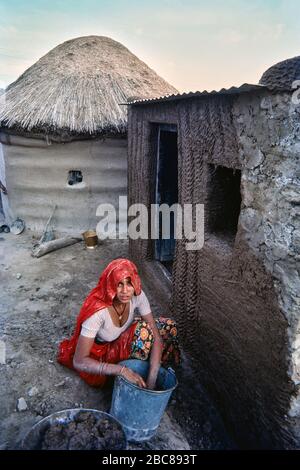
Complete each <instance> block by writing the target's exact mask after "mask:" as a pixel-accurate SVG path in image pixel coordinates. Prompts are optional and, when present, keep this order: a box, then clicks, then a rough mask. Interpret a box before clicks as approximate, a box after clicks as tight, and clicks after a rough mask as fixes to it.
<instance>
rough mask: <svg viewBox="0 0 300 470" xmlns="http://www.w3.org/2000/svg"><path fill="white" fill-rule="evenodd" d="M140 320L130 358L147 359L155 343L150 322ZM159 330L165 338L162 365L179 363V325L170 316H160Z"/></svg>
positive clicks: (138, 319)
mask: <svg viewBox="0 0 300 470" xmlns="http://www.w3.org/2000/svg"><path fill="white" fill-rule="evenodd" d="M135 321H138V323H137V325H136V328H135V331H134V335H133V339H132V343H131V354H130V359H141V360H147V359H148V358H149V355H150V352H151V348H152V345H153V341H154V340H153V333H152V330H151V328H150V326H149V324H148V323H147V322H146V321H144V320H143V319H141V317H138V318H135ZM155 322H156V326H157V328H158V331H159V333H160V335H161V337H162V340H163V345H164V347H163V353H162V358H161V362H162V365H164V366H166V365H178V364H179V363H180V349H179V344H178V336H177V326H176V323H175V321H174V320H171V319H170V318H164V317H159V318H158V319H156V320H155Z"/></svg>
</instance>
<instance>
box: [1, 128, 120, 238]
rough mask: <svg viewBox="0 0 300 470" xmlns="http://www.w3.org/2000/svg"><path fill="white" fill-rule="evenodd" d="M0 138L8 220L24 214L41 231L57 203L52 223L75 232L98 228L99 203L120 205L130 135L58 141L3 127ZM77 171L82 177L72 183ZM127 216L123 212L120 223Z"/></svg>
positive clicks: (36, 229)
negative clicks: (10, 131) (15, 133)
mask: <svg viewBox="0 0 300 470" xmlns="http://www.w3.org/2000/svg"><path fill="white" fill-rule="evenodd" d="M0 142H2V143H0V147H2V148H1V149H0V152H1V151H2V152H3V160H4V162H5V165H3V166H2V167H1V165H0V179H1V180H3V181H5V182H6V187H7V188H8V193H7V196H5V197H4V201H5V206H4V213H5V216H6V218H7V223H11V222H12V220H14V219H15V218H16V217H21V218H22V219H23V220H25V221H26V226H27V227H29V228H30V229H31V230H35V231H42V230H43V228H44V227H45V225H46V222H47V220H48V218H49V216H50V215H51V213H52V211H53V208H54V205H56V206H57V208H56V210H55V213H54V215H53V218H52V220H51V226H53V227H54V229H55V230H56V231H57V232H58V233H61V232H63V233H70V234H72V235H75V234H78V233H81V232H83V231H85V230H87V229H89V228H95V227H96V225H97V223H98V222H99V219H100V218H99V217H98V216H97V215H96V212H97V207H98V206H99V204H102V203H105V204H111V205H112V206H114V207H115V208H116V210H117V209H118V204H119V196H126V193H127V162H126V153H127V141H126V138H106V139H104V138H102V139H101V138H98V139H86V140H76V141H73V142H68V143H64V142H61V143H56V142H52V141H51V140H50V141H47V140H42V139H41V138H39V139H34V138H30V137H22V136H19V135H13V134H8V133H5V132H1V133H0ZM0 160H1V155H0ZM0 163H1V162H0ZM72 170H80V171H81V172H82V177H83V180H82V182H80V183H77V184H73V185H69V184H68V175H69V171H72ZM4 175H5V179H4ZM124 216H125V215H124V213H122V212H121V211H120V214H119V220H116V223H117V224H118V223H119V222H122V217H124Z"/></svg>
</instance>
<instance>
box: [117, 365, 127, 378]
mask: <svg viewBox="0 0 300 470" xmlns="http://www.w3.org/2000/svg"><path fill="white" fill-rule="evenodd" d="M124 369H126V366H123V367H121V370H120V372H119V374H118V375H121V376H122V374H123V370H124Z"/></svg>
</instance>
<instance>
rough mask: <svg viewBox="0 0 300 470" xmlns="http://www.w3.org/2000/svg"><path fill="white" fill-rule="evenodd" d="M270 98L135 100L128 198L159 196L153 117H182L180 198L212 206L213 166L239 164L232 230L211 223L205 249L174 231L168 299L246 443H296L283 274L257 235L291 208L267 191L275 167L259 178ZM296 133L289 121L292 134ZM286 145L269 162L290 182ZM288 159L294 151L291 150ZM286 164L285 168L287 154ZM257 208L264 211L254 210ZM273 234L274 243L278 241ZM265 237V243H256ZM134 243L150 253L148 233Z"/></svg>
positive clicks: (206, 379) (267, 142) (201, 370)
mask: <svg viewBox="0 0 300 470" xmlns="http://www.w3.org/2000/svg"><path fill="white" fill-rule="evenodd" d="M269 99H271V95H270V96H269V95H268V93H267V92H262V93H261V94H259V95H254V96H252V95H250V94H245V95H241V96H231V97H224V96H223V97H220V96H219V97H207V98H201V99H194V100H191V99H190V100H183V101H180V102H173V103H161V104H157V105H156V106H155V105H144V106H141V107H138V106H133V107H131V110H130V112H129V126H128V136H129V160H128V168H129V174H128V178H129V179H128V182H129V185H128V186H129V203H134V202H143V203H144V204H147V205H149V204H150V203H151V202H154V198H153V196H154V195H153V187H155V184H154V182H155V167H156V138H155V123H159V122H163V123H174V124H177V126H178V172H179V175H178V176H179V188H178V190H179V202H180V203H181V204H184V203H204V204H205V210H209V208H210V200H209V199H210V194H211V187H210V180H211V175H210V171H211V166H214V165H216V166H217V165H221V166H224V167H227V168H231V169H233V170H240V171H241V192H242V203H241V215H240V218H239V223H238V229H237V233H236V234H235V236H234V237H232V236H231V237H227V236H224V234H218V233H213V232H212V231H211V230H210V228H209V226H208V224H207V223H206V226H205V244H204V247H203V249H201V250H199V251H195V252H191V251H190V252H188V251H186V249H185V240H184V239H183V240H177V242H176V255H175V260H174V266H173V294H172V303H171V308H172V310H173V314H174V316H175V317H176V319H177V322H178V325H179V328H180V334H181V341H182V343H183V345H184V346H185V347H186V348H187V349H188V350H189V352H191V353H192V354H193V356H194V357H195V358H197V360H198V365H199V367H198V371H197V374H198V377H199V380H201V381H202V383H204V384H205V385H206V387H207V389H208V390H209V391H210V393H211V395H212V396H213V397H214V399H215V401H216V402H217V404H218V406H219V409H220V410H221V411H222V413H223V416H224V418H225V420H226V422H227V425H228V426H229V427H230V429H231V431H232V432H233V433H234V435H235V437H236V438H237V440H238V441H239V443H240V445H241V446H242V447H246V448H281V447H283V446H285V447H289V446H293V445H295V442H294V441H293V437H294V436H293V430H294V429H293V426H292V423H291V422H290V421H289V418H288V413H289V408H290V403H291V399H292V397H293V396H294V394H295V391H296V388H295V383H293V381H292V380H291V376H290V367H291V349H290V343H289V341H290V340H289V337H290V335H289V334H288V328H289V319H288V318H287V316H286V314H285V312H284V311H283V305H282V302H281V301H280V297H279V295H280V292H279V291H280V288H279V285H282V282H283V281H282V277H281V278H280V279H279V278H278V276H277V278H275V276H274V272H273V270H272V269H270V265H269V262H268V258H267V251H268V248H267V243H268V242H267V238H266V237H265V235H264V236H263V237H262V238H260V239H259V240H258V238H259V234H261V232H260V231H258V230H257V228H258V227H260V221H261V219H262V218H264V217H266V216H267V214H268V213H269V212H270V211H271V213H273V212H274V214H273V216H274V217H275V214H277V215H276V217H277V218H278V220H277V222H278V223H279V225H282V226H284V225H285V224H286V218H287V217H288V218H289V217H290V212H287V213H286V215H285V217H284V218H282V217H283V214H282V213H280V211H279V212H278V210H277V208H276V204H277V202H276V196H278V194H274V193H272V191H271V192H269V193H268V194H267V195H266V194H265V190H266V187H267V186H268V184H269V183H268V178H269V176H268V175H267V174H262V176H261V178H256V179H255V178H254V174H255V171H257V167H259V166H260V165H261V163H262V162H263V159H262V158H261V153H260V152H265V151H266V147H268V146H269V148H271V147H272V148H273V142H272V135H273V136H275V135H276V133H277V131H278V129H276V128H272V125H273V124H274V123H275V121H274V122H273V124H272V121H271V122H270V116H268V114H267V113H268V109H269V108H268V109H265V106H266V104H265V103H268V100H269ZM286 119H287V108H286V106H283V107H282V114H281V117H280V119H279V120H278V121H276V122H277V124H278V125H279V123H281V125H283V126H285V124H284V122H285V121H286ZM293 132H294V129H293V128H291V129H290V130H289V131H287V134H289V133H293ZM257 134H259V135H260V139H259V138H258V136H257ZM262 144H264V145H263V147H262ZM293 145H294V143H293ZM261 147H262V149H261ZM281 148H282V143H281V142H279V143H278V148H277V155H278V165H279V166H278V165H276V164H274V160H271V161H272V163H271V161H270V165H269V171H271V172H272V175H271V179H272V180H274V181H276V180H277V179H278V177H279V176H282V181H285V175H284V174H282V168H281V167H280V165H281V164H282V155H281ZM290 157H291V156H290ZM291 158H292V160H293V159H295V153H294V156H293V157H291ZM286 165H287V167H286V168H288V167H289V163H288V162H287V163H286ZM253 171H254V174H253ZM287 177H288V175H287ZM271 187H272V184H271ZM259 195H260V196H259ZM256 197H260V203H259V204H258V205H257V206H256V205H255V206H253V207H252V206H251V203H250V201H252V199H251V198H254V199H255V198H256ZM274 198H275V199H274ZM266 200H267V201H268V204H269V205H268V204H267V203H266ZM287 209H288V210H289V209H290V207H287V206H286V205H285V204H284V205H283V212H285V210H287ZM255 210H257V211H258V212H257V213H256V212H252V211H255ZM249 211H250V212H249ZM253 214H255V215H256V216H257V218H258V220H257V224H255V223H254V222H255V217H254V216H253ZM258 215H259V216H258ZM251 217H252V218H251ZM207 219H208V217H206V221H207ZM273 225H274V224H273ZM267 233H269V232H267ZM272 240H273V242H272V243H273V248H274V249H275V251H276V249H277V248H278V241H279V240H278V238H277V239H276V237H275V238H273V239H272ZM286 243H289V242H288V240H287V239H286ZM260 245H265V248H264V249H258V247H259V246H260ZM130 250H131V255H132V256H133V257H136V258H138V259H151V257H152V243H151V241H148V240H131V241H130ZM272 256H273V255H271V257H272ZM283 265H285V262H283ZM283 269H285V268H283ZM288 271H289V270H288ZM294 274H295V273H294ZM289 296H290V292H289V293H287V298H288V299H289ZM288 302H289V301H288Z"/></svg>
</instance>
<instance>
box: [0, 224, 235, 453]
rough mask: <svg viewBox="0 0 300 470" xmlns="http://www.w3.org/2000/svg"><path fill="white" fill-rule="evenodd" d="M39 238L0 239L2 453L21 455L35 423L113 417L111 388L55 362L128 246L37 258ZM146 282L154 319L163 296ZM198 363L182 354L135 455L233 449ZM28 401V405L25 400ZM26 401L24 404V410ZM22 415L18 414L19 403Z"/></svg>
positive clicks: (77, 247) (118, 244)
mask: <svg viewBox="0 0 300 470" xmlns="http://www.w3.org/2000/svg"><path fill="white" fill-rule="evenodd" d="M34 241H35V239H34V238H33V235H32V233H31V232H30V231H29V230H27V231H26V232H24V233H23V234H21V235H19V236H14V235H12V234H1V239H0V260H1V261H0V267H1V270H0V282H1V286H3V288H2V289H1V307H0V309H1V311H0V332H1V333H0V341H2V343H1V345H2V346H3V347H2V350H1V356H2V361H0V389H1V407H0V448H1V449H19V448H20V445H21V441H22V439H23V438H24V436H25V434H26V433H27V431H29V429H30V428H31V426H32V425H33V424H35V423H36V422H38V421H39V420H40V419H42V418H43V417H45V416H48V415H49V414H51V413H53V412H56V411H60V410H64V409H67V408H77V407H84V408H93V409H98V410H102V411H109V408H110V403H111V397H112V387H113V384H112V383H110V384H109V385H108V386H107V387H106V388H104V389H94V388H91V387H89V386H88V385H86V384H85V383H84V382H83V381H82V380H81V379H80V378H79V377H78V376H77V374H76V373H75V372H73V371H70V370H69V369H67V368H64V367H62V366H61V365H59V364H58V363H56V352H57V347H58V344H59V342H60V341H61V339H62V338H64V337H66V336H69V335H70V334H71V333H72V331H73V327H74V324H75V318H76V316H77V314H78V311H79V308H80V306H81V304H82V302H83V300H84V298H85V296H86V295H87V293H88V292H89V291H90V289H91V288H93V287H94V286H95V284H96V283H97V282H98V277H99V275H100V273H101V271H102V269H103V268H104V267H105V266H106V264H107V263H108V262H109V261H111V260H112V259H113V258H116V257H120V256H128V244H127V242H126V241H111V242H105V243H103V244H102V245H101V246H98V247H97V249H96V250H90V251H89V250H86V249H85V248H84V246H83V244H82V243H78V244H77V245H73V246H69V247H67V248H65V249H61V250H58V251H56V252H53V253H50V254H48V255H46V256H44V257H42V258H40V259H35V258H32V257H31V255H30V250H31V247H32V245H33V242H34ZM149 286H150V287H148V284H147V282H145V279H143V288H144V289H145V292H146V294H147V296H148V298H149V300H150V304H151V306H152V310H153V312H154V314H155V315H159V314H160V313H162V312H163V313H166V312H165V310H164V308H163V307H162V306H161V305H162V303H161V300H164V299H161V298H160V295H161V294H160V291H153V289H152V288H151V285H150V284H149ZM191 361H192V359H190V358H189V356H188V355H187V354H183V366H181V367H179V368H178V370H177V371H176V373H177V377H178V380H179V386H178V388H177V389H176V391H175V392H174V394H173V395H172V398H171V401H170V403H169V405H168V408H167V410H166V412H165V414H164V416H163V418H162V421H161V424H160V427H159V429H158V431H157V434H156V435H155V436H154V437H153V438H152V439H151V440H150V441H148V442H147V443H143V444H133V443H131V444H130V445H129V448H130V449H170V450H172V449H183V450H185V449H229V448H234V447H235V444H234V443H233V441H232V440H231V439H230V438H229V437H228V434H227V433H226V431H225V428H224V425H223V423H222V420H221V419H220V416H219V414H218V412H217V411H216V409H215V408H214V407H213V406H212V404H211V401H210V399H209V396H208V395H207V394H206V393H205V391H204V389H203V388H202V386H201V385H200V383H197V382H196V381H195V377H194V375H193V369H192V367H191ZM20 398H23V400H19V399H20ZM24 400H25V406H24ZM18 404H19V407H20V408H19V409H22V410H23V411H18V410H17V405H18Z"/></svg>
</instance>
